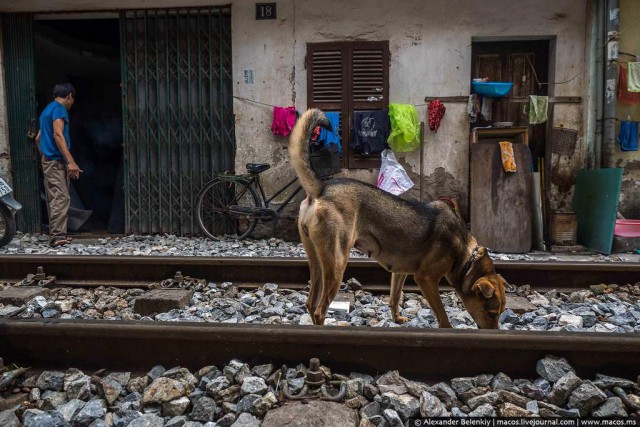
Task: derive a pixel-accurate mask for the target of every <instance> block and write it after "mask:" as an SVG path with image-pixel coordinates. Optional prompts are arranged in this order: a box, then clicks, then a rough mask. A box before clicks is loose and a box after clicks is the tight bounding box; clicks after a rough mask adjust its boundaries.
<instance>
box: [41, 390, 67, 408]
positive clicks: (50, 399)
mask: <svg viewBox="0 0 640 427" xmlns="http://www.w3.org/2000/svg"><path fill="white" fill-rule="evenodd" d="M42 401H43V403H42V409H43V410H45V411H48V410H51V409H56V408H57V407H58V406H60V405H64V404H65V403H67V393H65V392H63V391H51V390H47V391H45V392H44V393H42Z"/></svg>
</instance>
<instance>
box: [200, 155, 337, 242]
mask: <svg viewBox="0 0 640 427" xmlns="http://www.w3.org/2000/svg"><path fill="white" fill-rule="evenodd" d="M309 160H310V162H311V169H313V171H314V172H315V173H316V176H318V177H320V178H321V179H327V178H330V177H331V175H333V174H335V173H338V172H340V170H341V165H340V156H339V153H338V148H337V146H336V145H328V146H326V147H319V146H315V145H311V147H310V153H309ZM246 167H247V173H246V174H241V175H236V174H233V173H231V174H220V175H218V176H217V177H215V178H214V179H212V180H211V181H209V182H207V183H206V184H205V185H204V187H203V188H202V190H200V193H199V194H198V200H197V202H196V216H197V219H198V226H199V227H200V230H201V231H202V232H203V233H204V234H205V235H206V236H207V237H209V238H211V239H214V240H220V238H219V237H217V236H219V235H220V234H231V235H233V234H234V233H235V237H236V239H238V240H242V239H244V238H246V237H248V236H250V235H251V233H252V232H253V230H254V229H255V228H256V225H257V224H258V223H271V224H272V225H275V224H277V223H278V220H279V218H280V212H281V211H282V209H284V207H285V206H287V205H288V204H289V203H290V202H291V200H293V198H294V197H295V196H296V195H297V194H298V193H299V192H300V190H302V186H300V185H299V184H298V185H297V187H296V188H295V190H294V191H293V192H292V193H291V194H290V195H289V196H288V197H287V198H286V199H285V201H284V202H282V204H281V205H280V206H279V207H278V208H277V209H271V208H270V207H269V204H270V203H271V202H272V201H273V200H274V199H275V198H276V197H278V196H279V195H280V194H282V193H284V192H285V191H286V190H287V189H288V188H290V187H291V186H293V185H294V184H295V183H296V182H297V181H298V178H297V177H295V178H294V179H292V180H291V181H289V182H288V183H287V184H285V185H284V186H283V187H281V188H280V189H278V190H277V191H276V192H275V193H274V194H273V195H271V196H269V197H267V195H266V194H265V192H264V189H263V188H262V184H261V182H260V174H261V173H262V172H264V171H266V170H268V169H269V168H270V167H271V166H270V165H269V164H268V163H247V165H246Z"/></svg>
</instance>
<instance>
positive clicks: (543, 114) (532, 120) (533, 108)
mask: <svg viewBox="0 0 640 427" xmlns="http://www.w3.org/2000/svg"><path fill="white" fill-rule="evenodd" d="M526 107H527V104H525V109H526ZM528 107H529V112H528V114H529V124H530V125H537V124H540V123H544V122H546V121H547V111H548V109H549V97H548V96H541V95H529V104H528ZM525 114H526V111H525Z"/></svg>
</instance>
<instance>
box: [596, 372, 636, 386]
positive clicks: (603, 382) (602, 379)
mask: <svg viewBox="0 0 640 427" xmlns="http://www.w3.org/2000/svg"><path fill="white" fill-rule="evenodd" d="M593 384H594V385H595V386H597V387H599V388H601V389H611V388H613V387H621V388H623V389H626V390H632V389H633V387H634V386H635V385H636V383H635V382H633V381H631V380H626V379H624V378H618V377H610V376H608V375H602V374H596V378H595V380H594V381H593Z"/></svg>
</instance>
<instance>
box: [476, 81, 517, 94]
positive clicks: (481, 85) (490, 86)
mask: <svg viewBox="0 0 640 427" xmlns="http://www.w3.org/2000/svg"><path fill="white" fill-rule="evenodd" d="M511 86H513V83H510V82H471V92H472V93H477V94H478V95H484V96H492V97H494V98H500V97H501V96H506V95H507V94H508V93H509V91H511Z"/></svg>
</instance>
